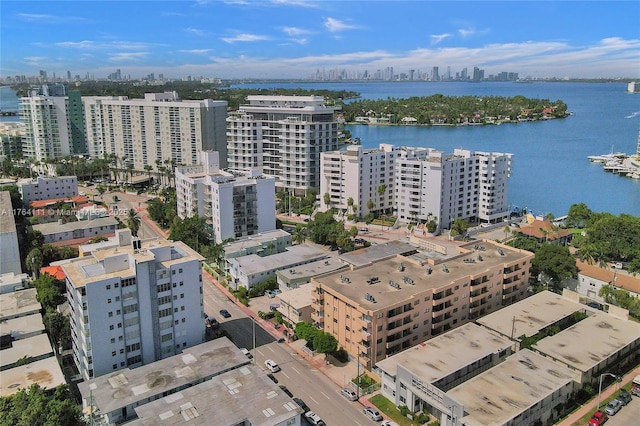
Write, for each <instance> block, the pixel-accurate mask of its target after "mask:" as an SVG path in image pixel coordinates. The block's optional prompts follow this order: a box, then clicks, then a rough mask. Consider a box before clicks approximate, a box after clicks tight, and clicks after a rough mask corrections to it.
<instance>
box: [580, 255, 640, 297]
mask: <svg viewBox="0 0 640 426" xmlns="http://www.w3.org/2000/svg"><path fill="white" fill-rule="evenodd" d="M576 266H577V267H578V272H579V273H580V274H582V275H585V276H587V277H590V278H594V279H596V280H599V281H603V282H605V283H612V284H613V285H615V286H616V287H618V288H621V289H623V290H627V291H630V292H633V293H636V294H640V278H638V277H634V276H633V275H630V274H629V273H627V272H624V271H620V270H618V269H605V268H601V267H599V266H596V265H589V264H588V263H586V262H580V261H579V260H578V261H576Z"/></svg>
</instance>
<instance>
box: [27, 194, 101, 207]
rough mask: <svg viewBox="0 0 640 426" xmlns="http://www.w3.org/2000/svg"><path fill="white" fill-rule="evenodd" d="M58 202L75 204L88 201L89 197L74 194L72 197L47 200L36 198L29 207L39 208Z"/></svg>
mask: <svg viewBox="0 0 640 426" xmlns="http://www.w3.org/2000/svg"><path fill="white" fill-rule="evenodd" d="M59 202H66V203H75V204H76V205H79V204H85V203H88V202H89V197H87V196H86V195H75V196H73V197H62V198H51V199H49V200H36V201H32V202H31V203H29V207H31V208H32V209H40V208H43V207H48V206H51V205H53V204H56V203H59Z"/></svg>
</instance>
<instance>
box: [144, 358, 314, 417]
mask: <svg viewBox="0 0 640 426" xmlns="http://www.w3.org/2000/svg"><path fill="white" fill-rule="evenodd" d="M212 401H215V404H212ZM135 410H136V413H137V414H138V417H139V419H138V420H135V421H134V422H132V423H131V425H144V426H174V425H175V426H178V425H210V424H212V419H216V422H215V423H216V424H226V425H235V424H251V425H264V426H269V425H274V426H275V425H280V424H284V423H285V422H286V421H287V420H288V419H291V418H294V417H295V416H297V415H299V414H301V413H302V409H300V408H299V407H298V405H297V404H296V403H295V402H293V400H292V399H291V398H289V397H288V396H287V395H286V394H285V393H284V392H282V390H281V389H280V388H279V387H278V386H277V385H276V384H275V383H273V382H272V381H271V380H270V379H269V378H268V377H267V376H266V375H265V373H264V372H263V371H262V370H261V369H260V368H258V367H256V366H255V365H253V364H248V365H245V366H242V367H240V368H238V369H235V370H231V371H228V372H226V373H223V374H221V375H219V376H216V377H214V378H212V379H211V380H208V381H206V382H204V383H201V384H198V385H196V386H193V387H190V388H187V389H184V390H181V391H180V392H177V393H175V394H172V395H168V396H166V397H164V398H162V399H159V400H157V401H153V402H150V403H148V404H145V405H142V406H140V407H137V408H136V409H135ZM247 422H248V423H247Z"/></svg>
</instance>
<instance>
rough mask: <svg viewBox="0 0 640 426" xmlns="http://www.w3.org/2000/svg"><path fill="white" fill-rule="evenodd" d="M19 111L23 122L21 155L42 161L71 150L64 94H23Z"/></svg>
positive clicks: (66, 153) (66, 99) (68, 153)
mask: <svg viewBox="0 0 640 426" xmlns="http://www.w3.org/2000/svg"><path fill="white" fill-rule="evenodd" d="M20 115H21V116H22V122H23V124H24V130H23V134H22V155H23V156H24V157H26V158H31V159H34V160H35V161H42V162H44V161H46V160H49V159H54V158H63V157H65V156H67V155H70V154H71V153H72V152H71V144H70V133H71V127H70V121H69V119H68V98H67V97H66V96H42V95H34V96H29V97H23V98H21V99H20Z"/></svg>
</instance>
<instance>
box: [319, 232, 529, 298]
mask: <svg viewBox="0 0 640 426" xmlns="http://www.w3.org/2000/svg"><path fill="white" fill-rule="evenodd" d="M401 244H402V243H401ZM402 245H403V246H406V244H402ZM480 246H481V248H482V251H480V252H478V253H481V256H482V261H477V262H476V261H473V262H469V261H467V260H468V259H469V258H474V259H475V256H476V254H475V253H474V250H475V249H474V247H473V246H470V247H469V246H467V248H464V247H461V248H460V250H461V254H460V255H459V256H457V257H456V258H450V259H449V260H448V261H447V262H446V263H443V264H441V265H433V266H429V265H423V264H421V263H420V262H414V261H411V260H409V259H408V258H406V257H404V256H400V255H394V254H391V255H390V256H393V257H390V258H388V259H385V260H380V261H377V262H373V263H369V264H367V265H366V266H364V267H360V268H355V269H353V270H348V271H339V272H336V273H333V274H327V275H323V276H320V277H317V278H313V280H312V281H314V282H315V283H317V284H318V285H321V286H322V287H323V288H326V289H330V290H333V291H335V292H336V293H339V294H341V295H343V296H344V297H346V298H348V299H349V300H351V301H352V302H353V303H356V304H359V305H360V306H361V307H363V308H364V309H367V310H371V311H376V310H380V309H385V308H386V307H387V306H393V305H397V304H398V303H401V302H404V301H406V300H410V299H411V298H412V297H414V296H415V295H416V294H419V293H422V292H424V291H427V290H436V289H440V288H443V287H445V286H447V285H450V284H452V283H453V282H454V281H456V280H460V279H461V278H464V277H477V276H479V275H482V274H484V273H486V271H487V270H488V269H490V268H493V267H495V266H497V265H503V264H512V263H514V262H518V261H520V260H521V259H523V258H525V257H530V256H533V254H532V253H529V252H525V251H521V250H517V249H512V248H510V247H506V246H502V245H498V244H496V243H493V242H490V241H485V242H483V243H482V244H481V245H478V247H479V248H480ZM390 247H393V245H390ZM498 250H500V251H498ZM500 252H502V254H500ZM428 270H431V273H430V274H429V273H427V271H428ZM374 277H376V278H377V282H375V283H373V284H370V283H369V282H370V280H371V278H374ZM392 283H393V284H396V286H395V287H394V286H392V285H391V284H392ZM366 294H369V295H371V296H373V298H374V299H375V302H374V301H372V300H368V299H367V298H366V296H365V295H366Z"/></svg>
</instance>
